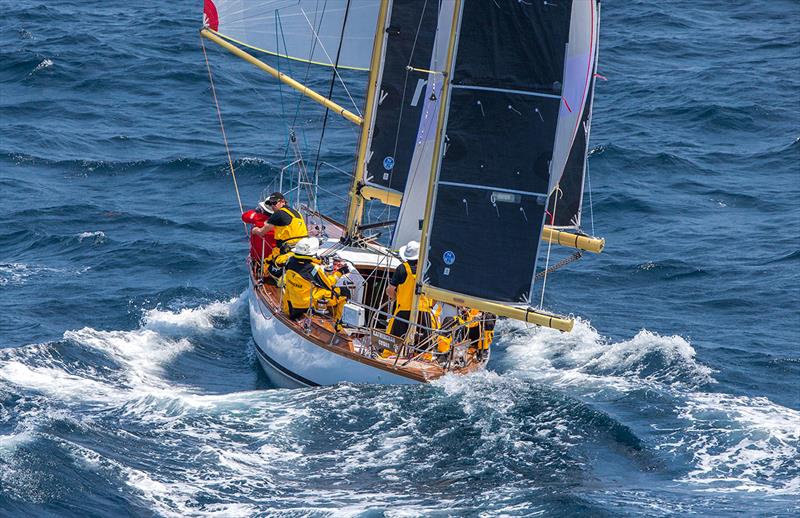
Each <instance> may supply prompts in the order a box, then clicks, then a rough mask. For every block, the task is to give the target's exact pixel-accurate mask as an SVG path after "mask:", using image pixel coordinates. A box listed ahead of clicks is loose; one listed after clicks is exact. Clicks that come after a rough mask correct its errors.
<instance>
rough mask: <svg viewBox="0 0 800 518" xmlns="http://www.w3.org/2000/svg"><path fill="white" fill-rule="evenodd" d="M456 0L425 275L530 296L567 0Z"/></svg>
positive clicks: (449, 285) (475, 291)
mask: <svg viewBox="0 0 800 518" xmlns="http://www.w3.org/2000/svg"><path fill="white" fill-rule="evenodd" d="M578 1H583V0H578ZM462 9H463V10H462V16H461V24H460V34H459V37H458V40H457V43H456V61H455V65H454V67H453V74H452V83H451V87H452V88H451V90H450V97H449V106H448V114H447V121H446V127H445V137H444V138H445V147H444V154H443V158H442V160H441V164H440V168H439V174H438V178H437V182H436V185H435V198H434V204H433V207H432V210H431V211H430V215H429V223H428V224H429V228H430V231H429V239H428V255H427V257H428V268H427V271H426V281H425V283H426V284H427V285H430V286H432V287H435V288H441V289H445V290H449V291H452V292H456V293H461V294H464V295H468V296H473V297H479V298H483V299H489V300H495V301H502V302H510V303H520V302H528V301H529V298H530V296H531V292H532V281H533V278H534V272H535V262H536V256H537V253H538V249H539V241H540V237H541V232H542V227H543V225H544V217H545V206H546V203H547V198H548V189H549V187H550V185H549V184H550V182H551V177H550V175H551V165H550V164H551V160H552V158H553V148H554V142H555V138H556V133H557V125H558V122H559V112H560V105H561V103H562V84H563V81H564V70H565V66H564V65H565V49H566V45H567V41H568V39H569V34H570V17H571V12H572V2H571V1H568V0H557V1H548V2H540V1H537V2H519V1H518V0H491V1H484V0H466V1H465V2H464V4H463V8H462Z"/></svg>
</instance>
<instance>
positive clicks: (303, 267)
mask: <svg viewBox="0 0 800 518" xmlns="http://www.w3.org/2000/svg"><path fill="white" fill-rule="evenodd" d="M318 251H319V240H318V239H317V238H315V237H306V238H303V239H301V240H300V241H298V242H297V244H296V245H295V247H294V252H293V253H292V255H291V256H290V257H289V259H288V261H286V266H285V269H284V276H283V278H284V294H283V311H284V313H286V314H287V315H289V318H291V319H292V320H296V319H298V318H300V317H302V316H303V315H305V314H307V313H308V312H309V310H312V309H314V308H316V307H317V304H318V303H320V302H321V301H323V300H324V301H326V305H327V309H328V311H329V312H330V314H331V318H332V319H333V321H334V322H335V324H336V328H337V331H338V330H339V329H340V328H341V327H340V326H341V323H340V320H341V318H342V312H343V311H344V305H345V302H347V298H348V297H349V296H350V292H349V290H348V289H347V288H346V287H339V286H336V280H337V279H338V276H339V275H340V274H339V273H337V274H332V275H329V274H327V273H325V270H324V269H323V267H322V264H321V263H322V262H321V261H320V260H319V258H318V257H317V253H318ZM347 269H348V267H347V266H346V265H344V266H343V271H344V273H347V272H346V270H347Z"/></svg>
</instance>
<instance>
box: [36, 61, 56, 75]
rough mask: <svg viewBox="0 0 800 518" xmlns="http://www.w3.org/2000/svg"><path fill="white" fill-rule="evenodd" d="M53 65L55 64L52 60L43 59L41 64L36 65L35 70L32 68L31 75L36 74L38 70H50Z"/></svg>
mask: <svg viewBox="0 0 800 518" xmlns="http://www.w3.org/2000/svg"><path fill="white" fill-rule="evenodd" d="M54 64H55V63H54V62H53V60H52V59H43V60H42V62H41V63H39V64H38V65H36V68H34V69H33V71H32V72H31V73H34V72H38V71H40V70H44V69H46V68H50V67H52V66H53V65H54Z"/></svg>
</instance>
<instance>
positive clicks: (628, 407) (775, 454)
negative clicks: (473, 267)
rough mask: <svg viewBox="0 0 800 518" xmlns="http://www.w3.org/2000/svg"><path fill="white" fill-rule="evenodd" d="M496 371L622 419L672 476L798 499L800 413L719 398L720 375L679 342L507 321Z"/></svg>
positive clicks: (763, 401)
mask: <svg viewBox="0 0 800 518" xmlns="http://www.w3.org/2000/svg"><path fill="white" fill-rule="evenodd" d="M503 325H504V326H505V329H504V331H506V338H505V340H504V343H503V344H501V345H500V347H501V349H502V353H503V354H502V355H498V356H501V358H499V359H498V363H499V364H500V369H501V370H503V369H505V370H507V372H508V374H510V375H513V376H515V377H519V378H520V379H527V380H532V381H535V382H537V383H542V384H545V385H547V386H552V387H557V388H559V389H561V390H563V391H564V392H565V393H566V394H570V395H573V396H575V397H578V398H580V399H581V400H583V401H588V402H589V403H590V404H593V405H596V406H597V407H598V408H601V409H603V410H605V411H606V412H609V413H612V414H613V415H616V416H619V417H620V418H622V419H624V421H625V422H626V423H629V425H630V426H631V427H632V428H633V429H634V430H636V432H637V434H638V435H639V436H640V437H642V438H643V441H644V443H645V444H646V446H647V447H648V448H650V449H652V450H653V451H654V452H656V453H657V454H666V455H668V456H669V457H670V459H671V460H677V461H678V463H679V464H680V463H683V464H684V466H685V469H684V470H682V471H681V472H680V473H677V474H676V475H675V478H676V479H677V480H679V481H682V482H688V483H691V484H692V485H693V488H695V489H699V490H702V491H710V492H732V491H744V492H761V493H769V494H778V495H780V494H794V495H796V494H800V451H799V450H798V448H800V412H798V411H796V410H793V409H791V408H787V407H785V406H781V405H778V404H776V403H774V402H772V401H770V400H768V399H767V398H764V397H748V396H742V395H734V394H726V393H721V392H715V391H714V390H713V389H714V388H715V386H716V385H717V381H716V380H715V379H714V377H713V374H714V370H713V369H711V368H710V367H708V366H706V365H703V364H702V363H700V362H699V361H698V360H697V358H696V351H695V349H694V348H693V347H692V345H691V344H690V343H689V342H688V341H687V340H686V339H684V338H682V337H680V336H660V335H658V334H656V333H652V332H650V331H646V330H643V331H640V332H639V333H638V334H637V335H636V336H634V337H633V338H632V339H630V340H626V341H621V342H612V341H609V340H607V339H606V338H604V337H602V336H601V335H600V334H599V333H598V332H597V331H596V330H595V329H594V328H592V327H591V325H590V324H589V323H588V322H585V321H578V322H577V323H576V326H575V329H574V331H573V332H572V333H570V334H561V333H557V332H554V331H552V330H546V329H526V328H525V326H524V325H521V324H517V323H513V322H510V321H507V322H504V324H503Z"/></svg>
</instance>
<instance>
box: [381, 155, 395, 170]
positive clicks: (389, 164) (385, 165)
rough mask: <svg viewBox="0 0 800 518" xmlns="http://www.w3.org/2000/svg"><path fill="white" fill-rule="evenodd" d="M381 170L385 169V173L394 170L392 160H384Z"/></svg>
mask: <svg viewBox="0 0 800 518" xmlns="http://www.w3.org/2000/svg"><path fill="white" fill-rule="evenodd" d="M383 168H384V169H386V170H387V171H391V170H392V169H394V158H393V157H390V156H387V157H386V158H384V159H383Z"/></svg>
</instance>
